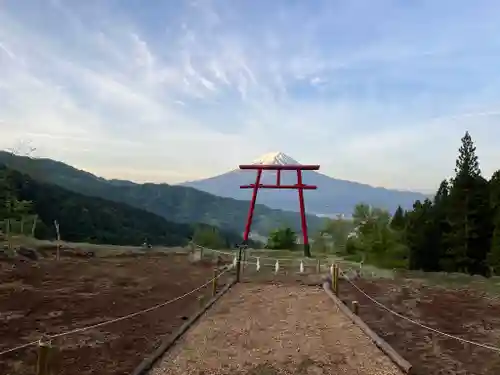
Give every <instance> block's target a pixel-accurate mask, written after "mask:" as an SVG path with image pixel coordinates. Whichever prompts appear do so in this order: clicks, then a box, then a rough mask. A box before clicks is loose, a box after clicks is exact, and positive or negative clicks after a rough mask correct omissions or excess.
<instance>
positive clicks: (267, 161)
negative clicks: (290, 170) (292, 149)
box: [252, 152, 300, 165]
mask: <svg viewBox="0 0 500 375" xmlns="http://www.w3.org/2000/svg"><path fill="white" fill-rule="evenodd" d="M252 164H262V165H298V164H300V163H299V162H298V161H297V160H295V159H293V158H292V157H290V156H288V155H287V154H285V153H283V152H269V153H267V154H264V155H262V156H261V157H260V158H258V159H255V160H254V161H253V162H252Z"/></svg>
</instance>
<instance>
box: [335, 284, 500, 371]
mask: <svg viewBox="0 0 500 375" xmlns="http://www.w3.org/2000/svg"><path fill="white" fill-rule="evenodd" d="M355 283H356V285H358V286H359V287H360V288H361V289H362V290H364V291H365V292H366V293H367V294H369V295H370V296H372V297H374V298H375V299H376V300H378V301H379V302H382V303H383V304H384V305H386V306H388V307H390V308H391V309H393V310H395V311H396V312H398V313H400V314H403V315H405V316H408V317H410V318H412V319H415V320H418V321H420V322H422V323H425V324H426V325H428V326H430V327H432V328H434V329H438V330H440V331H443V332H446V333H449V334H453V335H457V336H459V337H461V338H464V339H468V340H471V341H477V342H481V343H484V344H488V345H492V346H497V347H499V348H500V345H499V344H500V300H499V299H495V298H492V297H491V295H487V294H486V293H485V292H481V291H478V290H474V289H472V288H471V287H470V286H469V287H467V288H465V287H462V288H453V289H452V288H450V287H447V288H444V287H438V286H431V285H428V284H427V285H426V284H425V283H423V282H422V281H415V280H408V279H402V278H401V279H399V278H396V279H395V280H388V279H386V280H384V279H378V280H357V281H355ZM340 297H341V299H342V300H344V301H345V302H347V303H350V301H352V300H354V299H355V300H358V301H359V303H360V307H359V310H360V316H361V318H362V319H363V320H364V321H365V322H366V323H367V324H368V325H369V326H370V327H371V328H372V329H373V330H374V331H375V332H377V333H378V334H379V335H380V336H381V337H383V338H384V339H385V340H386V341H387V342H388V343H389V344H391V345H392V346H393V347H394V348H395V349H396V351H398V352H399V353H400V354H401V355H402V356H403V357H404V358H405V359H407V360H408V361H409V362H410V363H411V364H412V365H413V367H414V374H415V375H438V374H439V375H444V374H450V375H451V374H453V375H498V374H500V353H495V352H492V351H490V350H487V349H482V348H478V347H475V346H472V345H469V344H463V343H461V342H459V341H457V340H454V339H450V338H446V337H443V336H440V335H438V334H435V333H432V332H429V331H428V330H426V329H424V328H421V327H418V326H416V325H413V324H411V323H409V322H407V321H405V320H402V319H400V318H398V317H396V316H394V315H391V314H390V313H388V312H387V311H384V310H381V309H380V308H377V307H376V305H375V304H374V303H373V302H371V301H370V300H368V299H367V298H366V297H364V296H363V295H361V294H360V293H359V292H358V291H356V290H355V289H354V288H353V287H352V286H350V285H349V284H348V283H347V282H346V281H341V284H340Z"/></svg>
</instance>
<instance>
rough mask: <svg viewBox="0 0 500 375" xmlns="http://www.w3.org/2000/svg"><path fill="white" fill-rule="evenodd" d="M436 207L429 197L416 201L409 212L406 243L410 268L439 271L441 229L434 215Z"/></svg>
mask: <svg viewBox="0 0 500 375" xmlns="http://www.w3.org/2000/svg"><path fill="white" fill-rule="evenodd" d="M434 214H435V207H434V206H433V204H432V202H431V201H430V200H429V199H426V200H425V201H424V202H423V203H421V202H420V201H416V202H415V204H414V205H413V210H412V211H410V212H409V213H408V219H407V226H406V236H405V239H406V243H407V246H408V249H409V268H410V269H420V270H424V271H438V270H439V268H440V266H439V260H440V259H439V258H440V251H439V230H438V227H437V226H436V220H435V217H434Z"/></svg>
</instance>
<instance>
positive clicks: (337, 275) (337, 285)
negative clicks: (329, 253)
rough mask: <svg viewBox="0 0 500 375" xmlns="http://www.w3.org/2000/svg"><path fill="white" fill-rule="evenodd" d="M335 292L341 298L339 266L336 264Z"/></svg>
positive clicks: (334, 270)
mask: <svg viewBox="0 0 500 375" xmlns="http://www.w3.org/2000/svg"><path fill="white" fill-rule="evenodd" d="M333 280H334V282H333V285H334V288H333V291H334V292H335V295H336V296H337V297H338V296H339V265H338V264H335V265H334V266H333Z"/></svg>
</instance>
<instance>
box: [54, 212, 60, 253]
mask: <svg viewBox="0 0 500 375" xmlns="http://www.w3.org/2000/svg"><path fill="white" fill-rule="evenodd" d="M54 226H55V227H56V234H57V253H56V259H57V260H59V259H60V256H61V234H60V233H59V223H58V222H57V220H54Z"/></svg>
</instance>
